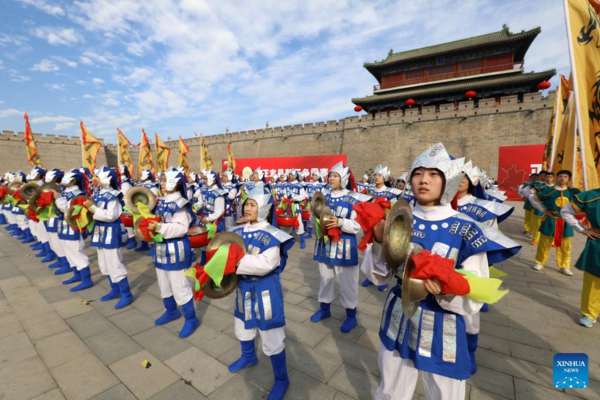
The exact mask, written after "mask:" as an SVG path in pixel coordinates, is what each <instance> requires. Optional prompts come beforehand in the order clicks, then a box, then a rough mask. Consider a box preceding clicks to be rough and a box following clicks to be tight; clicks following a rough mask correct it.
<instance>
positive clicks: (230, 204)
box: [223, 182, 235, 217]
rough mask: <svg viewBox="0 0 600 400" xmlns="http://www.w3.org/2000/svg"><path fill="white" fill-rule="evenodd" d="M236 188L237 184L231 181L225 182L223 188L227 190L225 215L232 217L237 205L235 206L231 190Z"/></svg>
mask: <svg viewBox="0 0 600 400" xmlns="http://www.w3.org/2000/svg"><path fill="white" fill-rule="evenodd" d="M233 189H235V185H234V184H233V183H231V182H227V183H224V184H223V190H225V192H226V195H225V216H226V217H231V216H233V215H234V214H235V207H233V200H231V199H230V198H229V192H231V191H232V190H233Z"/></svg>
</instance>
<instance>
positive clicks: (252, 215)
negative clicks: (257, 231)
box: [244, 199, 258, 222]
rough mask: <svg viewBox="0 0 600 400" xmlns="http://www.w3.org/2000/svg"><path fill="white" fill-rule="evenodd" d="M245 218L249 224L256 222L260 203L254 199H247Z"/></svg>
mask: <svg viewBox="0 0 600 400" xmlns="http://www.w3.org/2000/svg"><path fill="white" fill-rule="evenodd" d="M244 217H245V218H246V220H247V221H249V222H256V219H257V218H258V203H257V202H256V201H255V200H252V199H246V202H245V203H244Z"/></svg>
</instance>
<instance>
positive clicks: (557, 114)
mask: <svg viewBox="0 0 600 400" xmlns="http://www.w3.org/2000/svg"><path fill="white" fill-rule="evenodd" d="M570 94H571V89H569V88H568V85H567V80H566V79H565V77H564V76H563V75H561V76H560V84H559V85H558V88H557V90H556V98H555V102H554V108H553V110H552V118H551V119H550V126H549V127H548V135H547V136H546V148H545V150H544V162H543V166H542V169H543V170H544V171H550V170H552V166H553V163H554V159H555V156H556V146H557V143H558V138H559V135H560V128H561V127H562V123H563V119H564V115H565V109H566V107H567V101H568V100H569V95H570Z"/></svg>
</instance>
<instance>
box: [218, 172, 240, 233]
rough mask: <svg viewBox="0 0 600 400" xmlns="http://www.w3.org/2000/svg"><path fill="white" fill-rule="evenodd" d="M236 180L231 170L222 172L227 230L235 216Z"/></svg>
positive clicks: (232, 224)
mask: <svg viewBox="0 0 600 400" xmlns="http://www.w3.org/2000/svg"><path fill="white" fill-rule="evenodd" d="M236 183H237V182H235V178H234V175H233V171H231V170H227V171H225V172H223V174H222V185H223V190H224V191H225V192H226V193H227V195H226V196H225V229H226V230H229V229H231V228H233V226H234V219H235V218H236V216H235V204H234V202H235V199H236V197H237V193H238V190H237V184H236Z"/></svg>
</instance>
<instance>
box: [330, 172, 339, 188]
mask: <svg viewBox="0 0 600 400" xmlns="http://www.w3.org/2000/svg"><path fill="white" fill-rule="evenodd" d="M328 181H329V186H331V188H332V189H333V190H339V189H341V188H342V178H341V177H340V174H338V173H337V172H331V173H329V178H328Z"/></svg>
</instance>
